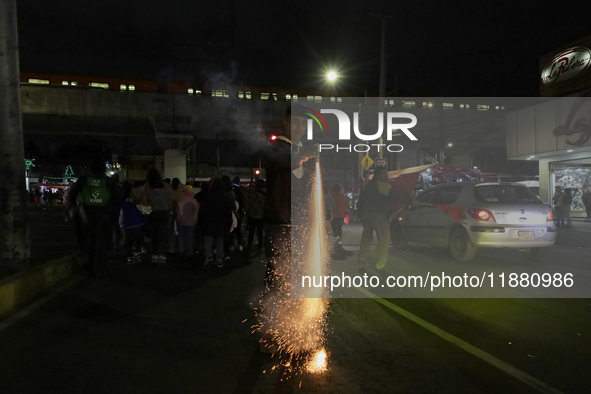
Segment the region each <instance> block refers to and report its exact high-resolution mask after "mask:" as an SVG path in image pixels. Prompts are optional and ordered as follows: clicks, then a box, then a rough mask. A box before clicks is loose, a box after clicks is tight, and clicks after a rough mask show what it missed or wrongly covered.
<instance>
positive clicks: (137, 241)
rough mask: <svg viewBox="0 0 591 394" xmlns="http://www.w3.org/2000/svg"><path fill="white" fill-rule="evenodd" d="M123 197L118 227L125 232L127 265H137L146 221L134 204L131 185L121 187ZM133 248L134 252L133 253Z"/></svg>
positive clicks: (126, 184) (127, 183)
mask: <svg viewBox="0 0 591 394" xmlns="http://www.w3.org/2000/svg"><path fill="white" fill-rule="evenodd" d="M123 196H124V197H125V201H124V202H123V203H122V204H121V207H120V210H119V227H120V228H122V229H123V231H124V232H125V249H126V251H127V264H138V263H140V262H141V258H140V252H141V249H142V246H143V245H144V231H143V228H144V225H145V224H146V219H145V218H144V215H143V214H142V213H141V212H140V210H139V209H138V208H137V205H136V204H135V203H134V201H133V200H134V197H135V194H134V193H133V189H132V187H131V183H129V182H126V183H125V184H124V185H123ZM134 247H135V252H134Z"/></svg>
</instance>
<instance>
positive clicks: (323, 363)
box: [306, 348, 328, 373]
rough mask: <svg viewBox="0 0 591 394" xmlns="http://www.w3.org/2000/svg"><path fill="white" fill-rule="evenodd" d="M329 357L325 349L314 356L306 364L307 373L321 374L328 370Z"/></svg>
mask: <svg viewBox="0 0 591 394" xmlns="http://www.w3.org/2000/svg"><path fill="white" fill-rule="evenodd" d="M327 359H328V357H327V355H326V350H324V348H322V349H320V350H319V351H317V352H316V354H314V355H312V357H310V359H309V360H308V362H307V363H306V371H308V372H310V373H321V372H324V371H326V370H327V369H328V360H327Z"/></svg>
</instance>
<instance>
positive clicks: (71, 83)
mask: <svg viewBox="0 0 591 394" xmlns="http://www.w3.org/2000/svg"><path fill="white" fill-rule="evenodd" d="M70 85H71V86H78V82H76V81H72V82H70Z"/></svg>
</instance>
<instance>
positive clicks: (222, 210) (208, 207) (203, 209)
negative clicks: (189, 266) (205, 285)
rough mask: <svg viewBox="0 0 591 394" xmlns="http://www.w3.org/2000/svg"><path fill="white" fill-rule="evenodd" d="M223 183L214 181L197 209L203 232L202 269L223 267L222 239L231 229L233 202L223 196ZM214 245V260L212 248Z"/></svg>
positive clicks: (224, 190) (219, 180)
mask: <svg viewBox="0 0 591 394" xmlns="http://www.w3.org/2000/svg"><path fill="white" fill-rule="evenodd" d="M226 191H227V190H226V189H225V187H224V182H223V181H222V180H221V179H216V180H215V181H214V182H213V183H212V184H211V186H210V188H209V193H208V194H207V196H206V197H205V198H204V199H203V203H202V204H201V206H200V207H199V214H198V219H197V220H198V223H199V227H200V229H201V231H202V232H203V249H204V254H205V264H204V268H208V267H210V266H211V265H212V264H214V263H215V265H216V266H217V267H218V268H222V267H224V237H225V236H227V235H228V234H229V233H230V228H231V227H232V212H233V202H232V204H231V201H230V200H229V199H228V198H226V197H225V196H224V194H225V193H226ZM214 245H215V251H216V254H215V260H214V258H213V248H214Z"/></svg>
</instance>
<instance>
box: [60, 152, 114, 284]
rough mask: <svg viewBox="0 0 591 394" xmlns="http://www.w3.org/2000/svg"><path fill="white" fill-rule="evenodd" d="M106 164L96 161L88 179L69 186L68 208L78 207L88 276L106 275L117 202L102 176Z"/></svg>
mask: <svg viewBox="0 0 591 394" xmlns="http://www.w3.org/2000/svg"><path fill="white" fill-rule="evenodd" d="M105 170H106V166H105V160H103V159H102V158H101V157H97V158H96V159H95V160H94V161H93V163H92V165H91V168H90V174H89V175H83V176H81V177H80V178H78V180H77V181H76V183H75V184H74V185H73V186H72V190H71V192H70V201H69V202H68V203H69V204H70V208H74V206H73V205H74V204H76V205H78V213H79V215H80V218H81V220H82V227H83V229H84V234H85V235H86V240H85V253H86V258H87V266H86V268H87V270H88V271H89V273H90V275H91V276H97V275H101V274H102V273H104V272H106V271H105V266H104V264H105V261H106V259H107V251H108V250H109V242H110V235H111V231H110V230H111V226H112V225H113V217H114V212H115V201H117V199H118V198H119V196H118V195H117V188H116V187H115V185H114V184H113V183H112V181H111V179H110V178H109V177H107V176H106V175H105Z"/></svg>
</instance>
